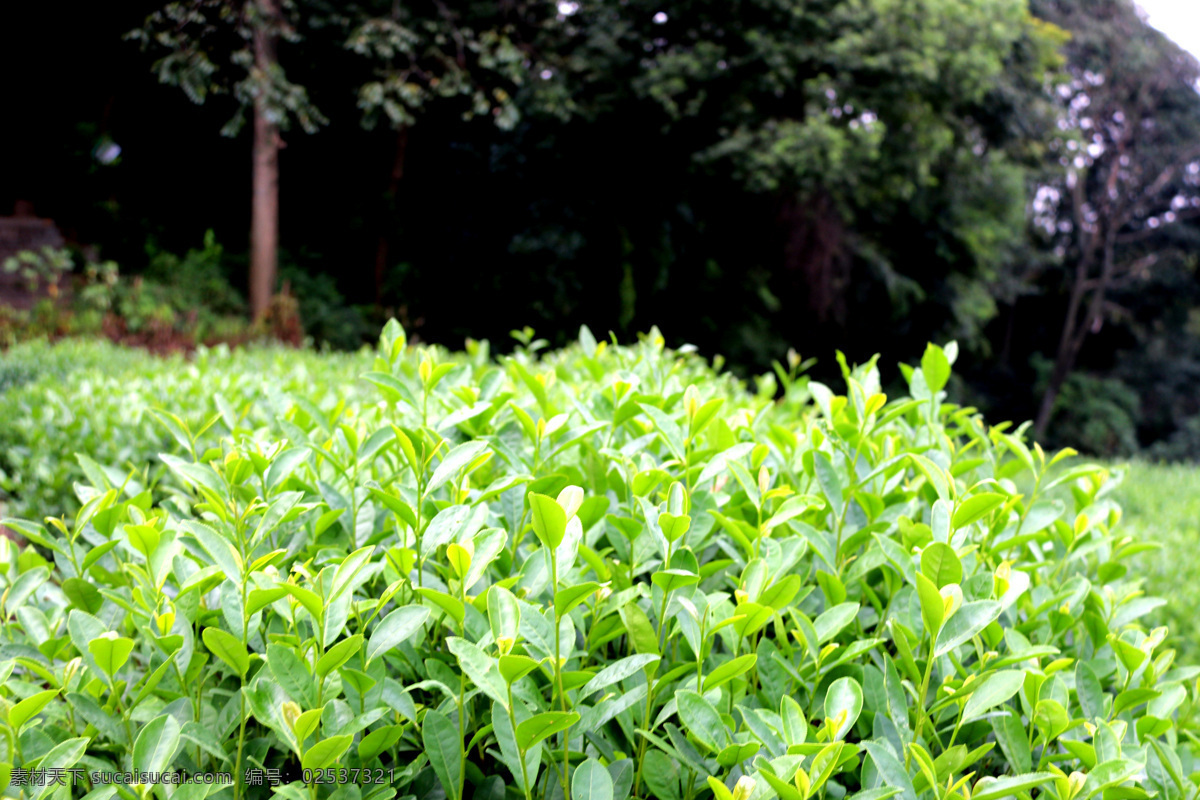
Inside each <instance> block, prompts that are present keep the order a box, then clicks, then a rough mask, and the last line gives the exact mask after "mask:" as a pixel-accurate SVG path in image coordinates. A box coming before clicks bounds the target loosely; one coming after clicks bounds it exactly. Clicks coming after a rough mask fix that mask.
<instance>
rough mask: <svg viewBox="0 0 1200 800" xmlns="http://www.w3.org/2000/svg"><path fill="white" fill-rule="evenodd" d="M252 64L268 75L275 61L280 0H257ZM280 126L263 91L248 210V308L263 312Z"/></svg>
mask: <svg viewBox="0 0 1200 800" xmlns="http://www.w3.org/2000/svg"><path fill="white" fill-rule="evenodd" d="M258 6H259V13H260V14H262V19H261V20H260V21H259V22H258V24H257V26H256V27H255V29H254V66H255V69H257V70H259V72H260V73H261V74H262V75H264V76H265V75H267V74H269V72H270V71H271V70H272V68H273V67H274V65H275V40H276V31H277V22H278V18H279V0H258ZM279 148H280V139H279V128H278V126H277V125H276V124H275V123H273V122H271V120H270V119H269V117H268V115H267V104H266V99H265V92H264V91H263V90H262V89H261V88H260V90H259V92H258V96H257V97H255V99H254V156H253V159H254V181H253V183H254V185H253V201H252V203H251V210H250V310H251V312H252V313H253V315H254V318H255V319H256V320H258V319H261V318H262V317H263V315H264V314H266V312H267V309H268V308H269V307H270V304H271V296H272V295H273V294H274V293H275V279H276V274H277V271H278V265H277V259H278V250H279Z"/></svg>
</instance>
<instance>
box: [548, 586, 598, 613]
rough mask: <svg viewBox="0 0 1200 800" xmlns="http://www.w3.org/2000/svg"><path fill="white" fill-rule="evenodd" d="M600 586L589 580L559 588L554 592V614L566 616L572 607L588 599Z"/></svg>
mask: <svg viewBox="0 0 1200 800" xmlns="http://www.w3.org/2000/svg"><path fill="white" fill-rule="evenodd" d="M599 588H600V584H598V583H593V582H591V581H589V582H587V583H581V584H579V585H578V586H568V587H567V588H565V589H559V590H558V591H557V592H555V593H554V615H555V616H557V617H565V616H566V615H567V614H568V613H569V612H570V611H571V609H573V608H575V607H576V606H577V605H579V604H580V603H582V602H583V601H585V600H587V599H588V597H590V596H591V595H592V594H593V593H594V592H595V591H596V590H597V589H599Z"/></svg>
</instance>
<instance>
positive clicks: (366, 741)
mask: <svg viewBox="0 0 1200 800" xmlns="http://www.w3.org/2000/svg"><path fill="white" fill-rule="evenodd" d="M403 735H404V726H403V725H385V726H383V727H382V728H376V729H375V730H373V731H371V732H370V733H368V734H367V735H366V736H364V737H362V740H361V741H360V742H359V743H358V757H359V758H360V759H362V760H363V761H370V760H371V759H373V758H375V757H376V756H378V755H379V754H380V753H382V752H383V751H385V750H387V749H388V748H390V747H391V746H392V745H394V744H396V742H398V741H400V737H401V736H403Z"/></svg>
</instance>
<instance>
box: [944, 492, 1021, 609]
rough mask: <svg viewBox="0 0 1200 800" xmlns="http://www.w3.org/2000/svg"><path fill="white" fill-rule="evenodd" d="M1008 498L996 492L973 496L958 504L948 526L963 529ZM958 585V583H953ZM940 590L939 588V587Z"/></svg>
mask: <svg viewBox="0 0 1200 800" xmlns="http://www.w3.org/2000/svg"><path fill="white" fill-rule="evenodd" d="M1007 499H1008V498H1007V497H1006V496H1005V495H1002V494H999V493H997V492H980V493H979V494H973V495H971V496H970V497H968V498H966V499H965V500H963V501H962V502H961V503H959V504H958V508H956V509H955V510H954V517H953V518H952V519H951V522H950V524H951V525H952V526H953V527H954V529H955V530H958V529H959V528H965V527H967V526H968V525H970V524H971V523H972V522H975V521H976V520H978V519H980V518H982V517H984V516H986V515H987V514H990V513H991V512H992V510H993V509H995V508H997V507H999V506H1001V505H1003V503H1004V501H1005V500H1007ZM954 582H955V583H958V581H954ZM939 588H940V587H939Z"/></svg>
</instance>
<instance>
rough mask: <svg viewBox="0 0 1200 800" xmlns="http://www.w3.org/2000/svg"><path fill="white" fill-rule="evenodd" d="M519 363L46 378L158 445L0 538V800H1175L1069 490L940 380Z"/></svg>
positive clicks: (1144, 604) (927, 370) (926, 368)
mask: <svg viewBox="0 0 1200 800" xmlns="http://www.w3.org/2000/svg"><path fill="white" fill-rule="evenodd" d="M524 338H525V339H526V344H524V345H523V346H522V347H520V348H518V349H517V350H516V351H515V352H514V354H513V355H512V356H511V357H509V358H505V359H502V360H499V361H497V360H493V359H492V358H491V357H490V356H489V352H488V348H487V346H486V344H477V343H473V344H472V345H471V347H470V348H469V349H468V352H466V353H457V354H455V353H448V352H446V351H444V350H442V349H440V348H436V347H430V348H426V347H412V346H409V345H408V344H407V343H406V340H405V335H404V332H403V331H402V329H401V328H400V326H398V325H397V324H395V323H391V324H389V325H388V326H387V327H386V328H385V330H384V332H383V335H382V337H381V339H380V342H379V348H378V351H377V352H376V353H375V354H374V355H373V356H364V357H362V358H358V359H346V360H333V361H332V362H321V363H320V364H318V362H316V361H313V360H309V358H310V357H307V356H304V357H300V358H301V361H300V363H290V362H289V360H288V359H285V358H281V357H280V355H279V354H278V353H272V352H269V351H265V352H241V353H236V354H230V353H227V352H222V351H211V352H205V351H202V352H201V353H200V354H199V355H198V357H197V360H196V361H195V362H194V363H188V362H184V361H182V360H175V361H169V362H164V363H162V364H160V365H159V366H158V369H157V370H156V371H155V372H153V373H151V372H150V371H149V370H146V368H145V366H144V362H143V363H142V364H133V365H130V366H129V367H128V369H129V370H130V372H129V373H128V374H127V375H126V376H125V377H123V374H122V371H121V370H120V369H114V370H113V383H112V384H107V385H102V384H99V383H97V384H95V385H93V384H91V383H90V381H92V380H93V378H94V377H95V372H97V371H101V370H103V368H104V365H103V364H97V365H95V367H94V368H93V369H92V370H87V371H85V372H86V374H85V376H83V377H82V378H81V379H79V380H78V381H77V382H72V379H71V378H67V379H66V380H65V381H64V385H66V386H72V387H73V388H77V389H79V390H80V391H75V392H72V394H71V395H70V396H67V397H64V398H63V400H62V406H63V408H64V409H70V408H71V407H72V406H78V407H79V408H80V409H81V414H80V417H81V418H89V419H90V418H91V416H92V415H107V416H109V417H112V418H120V417H122V415H127V416H128V417H129V421H128V428H129V429H130V430H134V431H136V430H138V429H139V428H141V429H144V430H148V429H149V426H150V424H151V423H150V421H149V413H150V412H149V411H148V410H146V411H141V412H140V413H141V419H142V420H143V422H142V423H140V425H139V424H134V421H135V420H136V419H137V418H138V417H137V414H138V413H139V409H140V408H142V404H145V406H146V407H151V408H153V407H159V408H160V409H161V410H160V411H159V412H158V413H156V414H155V416H156V418H157V420H158V423H159V424H161V426H162V430H165V431H166V433H167V434H168V435H169V436H170V437H171V439H172V440H174V443H173V444H171V445H169V446H168V447H167V450H169V451H171V452H163V454H162V455H159V456H157V457H156V458H154V459H153V460H152V461H151V460H147V455H146V453H147V450H146V449H145V448H147V447H152V448H153V450H158V449H159V447H160V445H161V443H162V439H161V438H156V437H155V436H154V435H151V436H150V437H149V439H150V441H149V443H148V444H144V445H142V446H141V447H142V449H138V448H139V445H137V444H135V443H134V442H136V441H137V439H138V437H137V436H136V435H133V436H129V437H127V438H126V439H124V440H122V441H124V442H129V443H130V449H129V450H123V449H122V447H123V445H121V444H118V446H117V448H116V449H112V450H108V451H103V450H101V449H99V448H98V447H93V442H95V441H101V440H103V438H104V437H103V436H99V437H97V439H95V440H92V439H88V438H86V437H82V436H81V437H80V438H79V439H78V440H77V441H76V442H75V444H76V445H77V446H78V448H81V449H83V450H85V451H87V452H85V455H87V456H89V457H84V458H80V465H81V468H82V470H83V473H84V475H85V476H86V477H85V479H83V480H80V481H79V482H78V483H77V484H76V485H75V486H74V487H73V490H74V494H75V496H76V499H77V501H78V505H77V506H76V507H75V508H76V510H74V512H73V513H71V514H67V515H64V516H54V517H48V518H46V519H45V521H44V522H39V521H37V519H36V518H37V517H38V516H40V515H39V514H38V513H37V511H36V507H35V506H34V507H30V508H29V509H28V512H27V513H26V516H28V517H31V519H27V520H24V521H21V520H13V519H9V520H6V521H5V524H6V525H7V526H8V527H9V528H11V529H12V530H13V531H15V533H16V536H15V538H17V539H19V538H21V537H23V538H24V539H25V540H26V542H25V543H16V542H14V541H10V540H9V539H3V540H0V569H2V570H3V580H4V582H5V589H4V593H3V600H2V601H0V602H2V605H0V609H2V612H0V613H2V614H3V617H4V621H5V625H4V634H5V638H6V640H7V641H6V643H5V644H4V645H3V646H2V647H0V671H2V672H3V674H4V677H5V681H4V688H3V689H2V690H0V692H2V693H3V706H4V712H5V713H4V714H3V718H4V727H3V728H2V730H3V733H4V736H3V739H2V745H0V746H2V747H3V752H4V757H5V761H6V762H7V763H6V764H5V767H4V769H5V771H6V772H8V771H9V770H10V769H11V770H17V769H35V768H44V769H45V768H63V769H65V768H72V767H79V768H84V769H85V771H86V773H87V774H88V775H90V774H91V773H92V772H93V771H96V772H105V771H113V770H127V769H133V770H141V771H146V772H155V771H161V770H164V769H168V768H176V767H177V768H181V769H185V770H189V771H198V770H217V771H226V772H230V773H231V774H232V777H233V785H232V786H216V787H210V786H202V785H199V784H189V785H186V786H182V787H176V788H173V789H169V788H167V787H164V786H155V787H147V786H128V787H127V786H100V785H96V786H94V787H92V793H91V794H89V795H88V796H89V797H94V798H96V799H97V800H104V799H105V798H111V797H113V796H114V795H118V794H119V795H120V796H121V797H122V798H126V800H135V799H136V798H142V799H143V800H144V799H145V798H148V797H149V796H150V794H154V795H155V796H157V797H159V798H160V800H163V799H164V798H166V797H168V796H174V793H176V792H183V793H184V794H183V795H182V797H185V798H188V800H196V799H197V798H203V797H206V796H208V795H209V794H213V795H215V794H221V795H222V796H225V797H228V796H230V795H232V796H233V797H235V798H241V797H243V796H245V797H266V796H268V795H270V794H271V793H275V794H279V795H283V796H284V797H287V798H291V799H293V800H313V799H314V798H318V797H337V798H339V800H343V799H348V798H364V799H365V798H387V797H393V796H397V797H413V798H441V797H446V798H451V800H459V799H460V798H466V797H474V798H489V799H494V800H499V799H500V798H511V800H518V798H526V799H527V800H528V798H534V797H537V798H557V797H563V798H564V800H567V799H568V798H572V797H574V798H577V800H624V798H626V797H630V796H634V797H639V798H648V797H654V798H657V799H658V800H687V799H690V798H698V799H702V798H707V797H710V796H711V797H714V798H717V800H760V799H761V800H766V798H770V797H773V796H778V797H779V798H781V800H809V798H822V800H838V799H839V798H843V797H846V796H851V797H853V798H856V799H857V800H884V799H885V798H891V797H899V798H903V800H929V799H930V798H936V800H951V798H963V800H1000V798H1005V797H1018V798H1023V800H1029V798H1037V800H1041V798H1043V797H1044V798H1046V800H1090V798H1094V797H1103V798H1104V799H1105V800H1146V798H1149V797H1152V796H1155V797H1160V798H1163V800H1190V798H1192V797H1194V796H1195V795H1196V792H1197V786H1196V783H1195V782H1194V778H1193V777H1191V776H1192V775H1193V769H1194V766H1193V757H1192V755H1191V754H1190V752H1189V750H1188V745H1187V742H1188V738H1187V735H1186V731H1183V730H1180V728H1179V727H1178V724H1177V722H1176V721H1175V720H1176V719H1177V717H1178V716H1179V715H1181V714H1186V713H1187V711H1188V710H1189V709H1190V708H1191V706H1192V703H1193V702H1194V691H1195V687H1194V679H1195V678H1196V676H1197V675H1198V674H1200V668H1197V667H1191V666H1176V665H1175V664H1174V663H1173V662H1174V651H1172V650H1169V649H1166V648H1165V647H1164V639H1165V636H1166V634H1167V631H1166V630H1165V629H1163V628H1158V629H1153V630H1148V629H1147V627H1146V626H1145V625H1143V624H1142V620H1143V618H1144V616H1145V615H1146V614H1147V613H1149V612H1151V611H1152V610H1153V609H1154V608H1156V607H1157V605H1158V603H1159V601H1157V600H1154V599H1151V598H1149V597H1147V596H1145V594H1144V590H1143V588H1142V586H1141V580H1140V579H1139V578H1138V577H1137V575H1136V574H1135V573H1130V572H1128V571H1127V564H1126V562H1127V560H1128V559H1129V558H1130V557H1131V556H1133V555H1135V554H1136V553H1138V552H1139V551H1141V550H1143V549H1144V548H1143V546H1142V545H1140V544H1137V543H1135V542H1132V541H1130V540H1129V539H1128V538H1127V537H1125V536H1123V535H1122V534H1121V533H1120V532H1119V529H1118V528H1117V525H1118V523H1119V520H1120V511H1119V509H1118V508H1117V507H1116V505H1115V504H1114V503H1113V501H1112V499H1111V484H1110V483H1108V482H1107V478H1108V473H1107V471H1106V470H1105V469H1103V468H1102V467H1099V466H1095V465H1087V464H1084V465H1077V466H1071V463H1072V462H1071V461H1070V460H1069V459H1070V456H1071V454H1070V453H1069V452H1063V453H1059V454H1058V455H1056V456H1053V457H1048V456H1047V455H1046V454H1044V453H1043V451H1042V450H1041V449H1040V448H1039V447H1037V446H1034V447H1033V448H1032V449H1031V448H1030V447H1028V446H1027V445H1026V444H1025V443H1024V442H1023V436H1022V430H1021V429H1018V430H1016V431H1011V430H1009V429H1008V426H1007V425H999V426H994V427H992V426H988V425H987V424H985V422H984V421H983V420H982V419H981V418H980V416H979V415H978V414H977V413H976V412H975V411H973V410H972V409H969V408H962V407H958V406H955V405H953V404H951V403H948V402H947V401H946V399H945V392H944V387H945V385H946V383H947V381H948V379H949V378H950V373H951V366H952V364H953V362H954V361H955V358H956V355H957V348H956V347H955V346H953V345H951V346H948V347H946V348H944V349H943V348H940V347H936V346H932V345H931V346H929V347H928V349H927V350H926V351H925V354H924V356H923V358H922V359H921V361H920V365H919V366H917V367H913V368H904V369H903V372H904V375H905V377H906V381H907V383H908V386H909V392H908V395H907V396H902V397H892V398H888V397H886V396H885V395H883V394H882V393H881V392H880V380H879V373H878V370H877V367H876V363H875V360H874V359H872V360H871V361H869V362H867V363H865V364H863V365H861V366H856V367H853V368H850V367H849V366H848V365H844V375H843V382H844V389H843V390H842V392H843V393H841V394H836V393H835V392H834V391H833V390H832V389H831V388H829V387H826V386H824V385H822V384H819V383H816V382H806V381H805V380H803V379H802V378H800V377H799V376H798V364H797V362H795V361H793V362H792V363H791V364H790V367H781V369H780V375H779V380H780V382H781V383H782V384H783V385H784V387H785V390H784V396H783V397H782V398H781V399H778V400H777V399H775V398H774V397H773V396H769V395H762V396H760V395H752V394H750V393H748V392H746V391H745V389H744V387H743V386H742V385H741V384H740V383H739V382H738V381H737V380H735V379H733V378H732V377H730V376H728V375H723V374H719V373H717V372H715V371H714V370H713V369H712V368H711V367H710V366H709V365H708V364H707V363H706V362H705V361H704V360H703V359H702V358H700V357H698V356H697V355H695V354H694V353H689V352H685V351H671V350H669V349H667V348H665V347H664V342H663V338H662V336H661V335H660V334H659V333H658V332H657V330H654V331H651V333H650V334H649V335H646V336H644V337H643V338H642V339H641V341H640V342H639V343H638V344H637V345H634V346H617V345H615V344H613V345H610V344H609V343H607V342H597V341H596V340H595V339H594V338H593V337H592V335H591V334H590V333H589V332H588V331H587V330H586V329H584V330H583V331H581V333H580V336H579V342H578V344H575V345H572V346H570V347H568V348H566V349H564V350H560V351H551V352H544V353H539V350H540V345H541V343H540V342H531V341H528V337H524ZM289 355H291V354H289ZM288 370H290V372H288ZM139 371H140V373H141V374H140V378H141V380H140V381H139V380H138V379H130V377H132V376H136V375H138V373H139ZM280 371H284V375H283V376H282V377H281V375H280ZM355 375H359V376H361V379H360V380H355V377H354V376H355ZM288 376H290V377H288ZM38 381H39V379H38V378H37V377H36V376H31V380H29V382H26V383H25V384H24V387H28V388H29V391H30V393H31V394H36V393H37V392H39V391H40V392H45V391H46V389H45V385H44V384H39V383H38ZM276 383H277V384H278V387H277V388H276V389H275V390H271V389H270V387H271V386H272V385H273V384H276ZM39 386H41V387H42V388H40V389H39V388H37V387H39ZM24 387H17V388H15V389H13V388H10V389H9V390H8V392H7V393H8V394H12V393H13V392H16V393H22V392H23V389H24ZM98 394H112V395H115V396H117V397H118V398H121V399H119V400H116V401H114V405H113V406H104V405H90V406H89V405H88V404H90V403H92V404H94V403H97V402H102V403H103V402H108V401H107V400H103V401H97V400H96V399H95V396H96V395H98ZM189 394H190V395H193V396H195V397H204V398H206V399H205V400H203V401H201V400H196V399H189ZM210 396H211V397H212V402H213V403H214V404H215V406H216V408H215V410H214V409H212V408H209V407H208V406H207V402H208V400H207V398H208V397H210ZM176 404H178V412H179V413H172V410H173V408H174V406H175V405H176ZM64 413H65V412H64ZM4 419H5V420H6V421H7V420H8V417H4ZM115 427H118V426H116V425H114V428H115ZM158 436H161V434H159V435H158ZM54 446H55V447H56V448H65V447H66V446H67V443H66V442H60V443H56V444H55V445H54ZM360 769H361V770H367V769H370V770H372V771H371V772H361V771H358V772H356V771H354V770H360ZM248 770H272V772H270V773H263V772H260V773H257V774H258V776H259V778H261V777H262V775H264V774H266V775H269V776H270V777H272V778H273V777H278V778H279V780H280V781H281V784H280V785H278V786H274V787H272V786H271V785H270V783H271V780H270V779H268V780H257V779H253V778H252V779H249V780H246V779H245V778H246V777H247V774H248V773H247V771H248ZM275 770H278V772H274V771H275ZM343 770H344V771H343ZM12 774H13V775H21V774H25V773H17V772H15V771H14V772H13V773H12ZM306 778H307V779H308V780H307V781H306V780H305V779H306ZM306 783H307V785H306ZM337 784H341V785H337ZM22 788H23V791H25V792H26V793H27V794H30V795H35V796H38V797H44V796H53V797H56V798H60V799H61V798H65V797H67V796H69V794H70V793H71V792H72V790H71V789H69V788H62V787H53V786H51V787H46V788H24V787H22ZM86 788H87V787H84V786H77V787H76V788H75V789H74V792H76V793H81V792H83V791H84V790H85V789H86ZM13 790H16V787H14V789H13Z"/></svg>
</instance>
